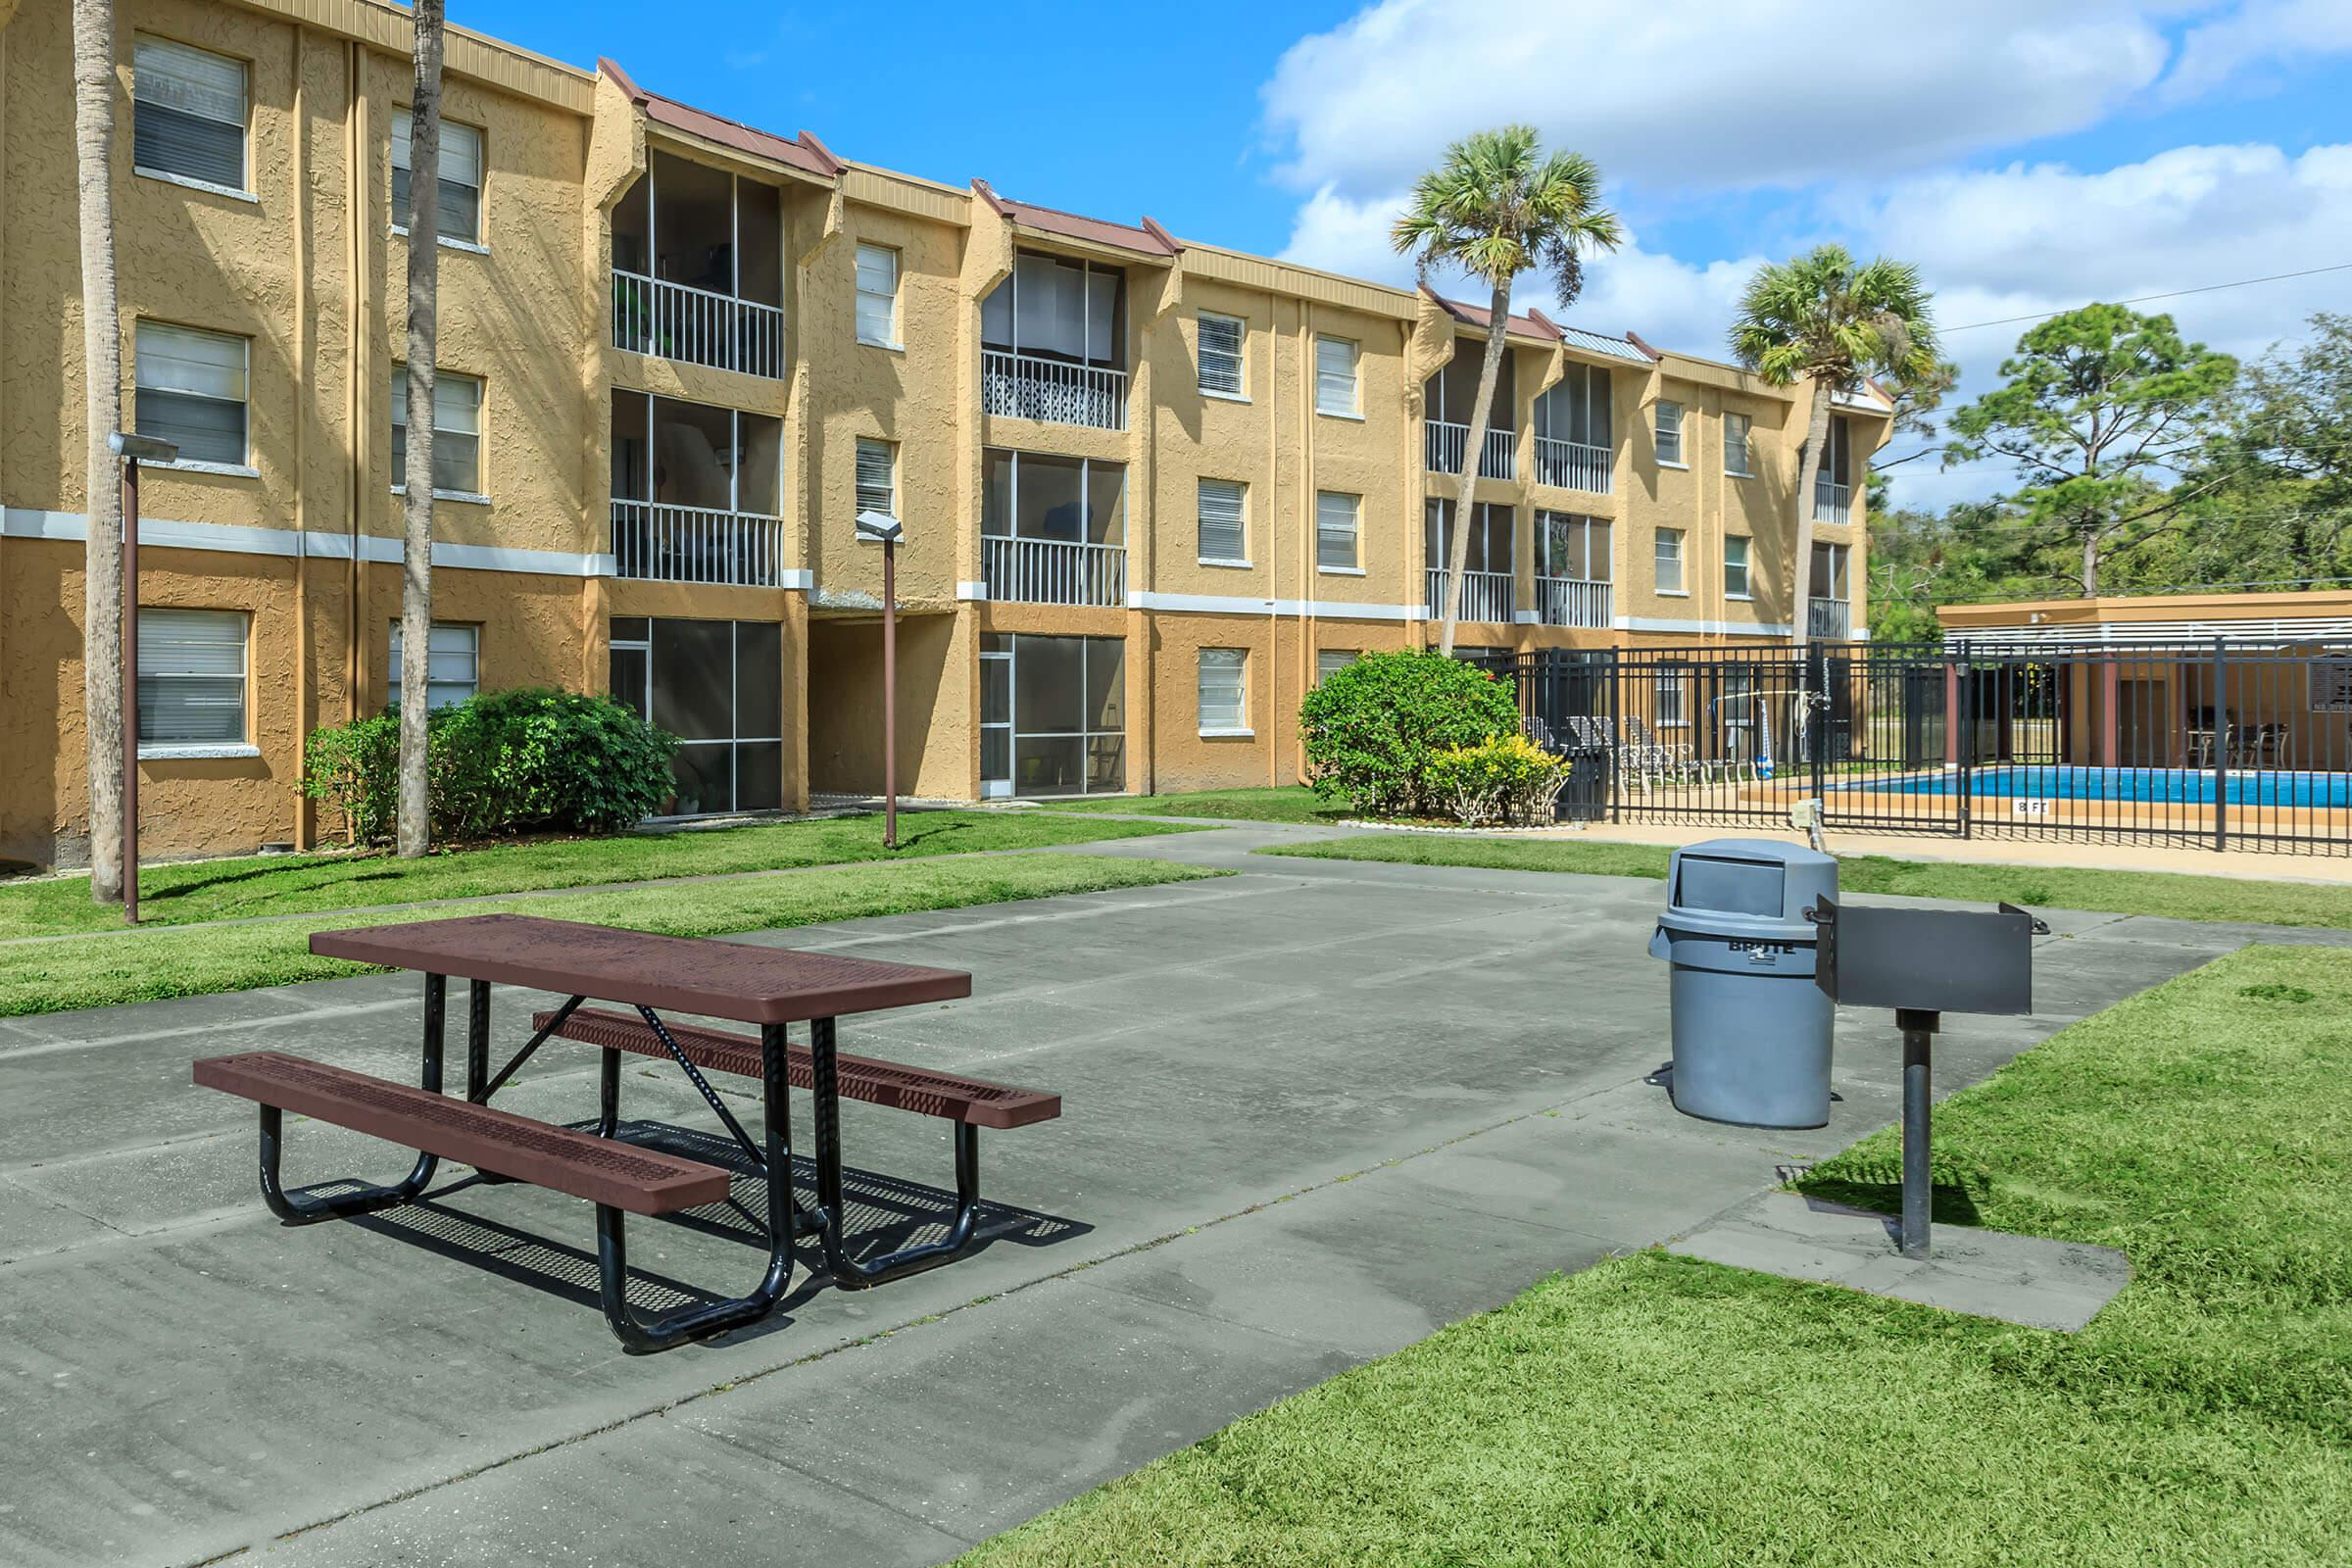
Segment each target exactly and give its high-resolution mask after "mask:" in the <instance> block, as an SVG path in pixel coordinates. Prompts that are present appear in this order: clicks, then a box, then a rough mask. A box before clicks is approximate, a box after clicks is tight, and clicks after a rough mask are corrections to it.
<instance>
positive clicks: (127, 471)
mask: <svg viewBox="0 0 2352 1568" xmlns="http://www.w3.org/2000/svg"><path fill="white" fill-rule="evenodd" d="M138 923H139V460H138V459H136V458H125V459H123V924H124V925H137V924H138Z"/></svg>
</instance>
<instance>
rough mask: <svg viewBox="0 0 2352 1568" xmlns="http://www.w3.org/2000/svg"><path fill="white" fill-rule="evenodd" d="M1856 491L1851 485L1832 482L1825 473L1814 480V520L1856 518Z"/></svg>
mask: <svg viewBox="0 0 2352 1568" xmlns="http://www.w3.org/2000/svg"><path fill="white" fill-rule="evenodd" d="M1853 500H1854V492H1853V489H1852V487H1851V486H1848V485H1842V484H1832V483H1830V481H1829V478H1828V477H1827V476H1826V475H1825V476H1823V477H1821V478H1818V479H1815V480H1814V481H1813V520H1814V521H1815V522H1851V521H1853V520H1854V511H1853Z"/></svg>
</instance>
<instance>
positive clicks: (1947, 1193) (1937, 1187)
mask: <svg viewBox="0 0 2352 1568" xmlns="http://www.w3.org/2000/svg"><path fill="white" fill-rule="evenodd" d="M1781 1174H1782V1177H1783V1179H1784V1180H1786V1181H1787V1182H1788V1183H1789V1187H1790V1188H1791V1189H1792V1190H1794V1191H1795V1192H1798V1193H1800V1194H1802V1195H1803V1196H1804V1197H1806V1198H1808V1199H1814V1200H1818V1201H1822V1202H1827V1203H1840V1204H1843V1205H1844V1206H1846V1207H1848V1208H1866V1209H1869V1210H1870V1211H1871V1212H1873V1213H1877V1214H1900V1213H1901V1212H1902V1211H1903V1166H1902V1161H1901V1159H1900V1157H1899V1156H1898V1157H1895V1158H1882V1159H1839V1160H1838V1168H1837V1170H1836V1171H1835V1172H1834V1173H1832V1174H1826V1175H1816V1174H1814V1173H1813V1170H1812V1169H1811V1167H1793V1168H1790V1167H1784V1169H1783V1170H1782V1173H1781ZM1928 1183H1929V1193H1930V1197H1929V1207H1928V1213H1929V1217H1930V1218H1931V1219H1933V1220H1934V1221H1935V1222H1936V1224H1938V1225H1982V1224H1983V1223H1984V1216H1983V1214H1982V1213H1981V1212H1980V1210H1979V1209H1978V1206H1977V1200H1978V1196H1979V1195H1980V1194H1984V1193H1987V1192H1989V1191H1990V1189H1991V1185H1992V1184H1991V1180H1990V1178H1988V1177H1987V1176H1986V1175H1985V1172H1984V1171H1982V1170H1979V1169H1977V1168H1975V1167H1974V1166H1967V1167H1963V1166H1961V1165H1959V1164H1956V1163H1954V1162H1953V1161H1951V1160H1949V1159H1945V1158H1941V1157H1937V1156H1931V1157H1930V1158H1929V1160H1928Z"/></svg>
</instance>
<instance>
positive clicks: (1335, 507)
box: [1315, 490, 1363, 571]
mask: <svg viewBox="0 0 2352 1568" xmlns="http://www.w3.org/2000/svg"><path fill="white" fill-rule="evenodd" d="M1362 503H1363V498H1362V497H1360V496H1351V495H1343V494H1341V493H1340V492H1338V491H1336V490H1319V491H1317V492H1315V564H1316V566H1317V567H1319V568H1322V569H1324V570H1339V571H1352V570H1354V569H1355V568H1356V567H1358V566H1361V565H1362V564H1363V562H1362V561H1361V560H1360V559H1358V556H1357V548H1356V533H1357V529H1356V520H1357V515H1358V513H1359V511H1360V510H1361V507H1362Z"/></svg>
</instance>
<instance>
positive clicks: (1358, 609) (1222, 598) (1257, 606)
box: [1127, 592, 1429, 620]
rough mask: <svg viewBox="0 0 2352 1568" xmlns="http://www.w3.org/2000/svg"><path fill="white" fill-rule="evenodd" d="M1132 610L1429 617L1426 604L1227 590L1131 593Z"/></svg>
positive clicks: (1339, 617) (1333, 617) (1324, 617)
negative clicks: (1256, 595) (1239, 594)
mask: <svg viewBox="0 0 2352 1568" xmlns="http://www.w3.org/2000/svg"><path fill="white" fill-rule="evenodd" d="M1127 608H1128V609H1129V610H1175V611H1189V612H1192V613H1195V614H1201V615H1294V616H1296V615H1311V616H1313V617H1314V618H1316V619H1317V620H1427V619H1428V618H1429V608H1428V607H1427V606H1426V605H1362V604H1355V603H1352V602H1350V601H1348V600H1345V599H1241V598H1235V597H1232V596H1229V595H1226V594H1162V593H1142V592H1138V593H1131V594H1129V595H1128V596H1127Z"/></svg>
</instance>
